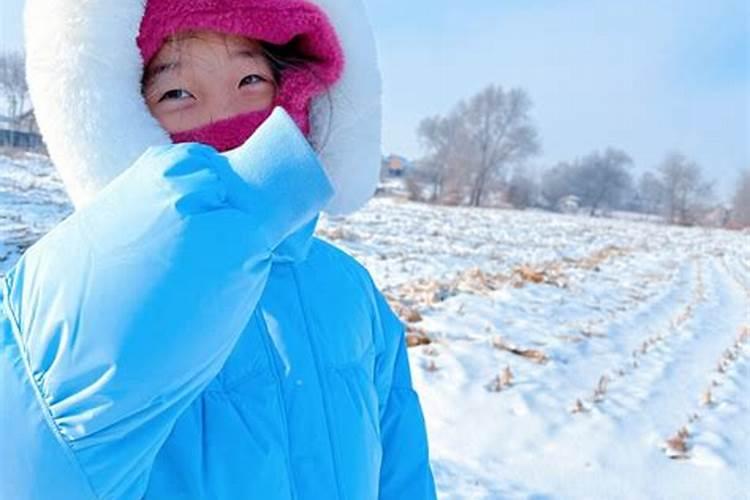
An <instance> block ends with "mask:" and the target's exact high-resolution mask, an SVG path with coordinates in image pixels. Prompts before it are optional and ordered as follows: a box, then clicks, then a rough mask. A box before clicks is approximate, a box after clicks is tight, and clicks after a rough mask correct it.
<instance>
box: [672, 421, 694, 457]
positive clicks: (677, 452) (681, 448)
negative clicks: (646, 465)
mask: <svg viewBox="0 0 750 500" xmlns="http://www.w3.org/2000/svg"><path fill="white" fill-rule="evenodd" d="M689 437H690V432H689V431H688V430H687V428H686V427H681V428H680V430H679V431H677V434H675V435H674V436H672V437H671V438H669V439H667V441H666V448H667V449H666V451H667V455H668V456H669V458H674V459H684V458H688V454H687V452H688V444H687V439H688V438H689Z"/></svg>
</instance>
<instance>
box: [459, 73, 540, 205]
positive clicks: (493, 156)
mask: <svg viewBox="0 0 750 500" xmlns="http://www.w3.org/2000/svg"><path fill="white" fill-rule="evenodd" d="M457 111H458V114H459V116H461V117H462V118H463V121H464V126H465V129H466V138H467V140H468V141H469V143H468V145H469V148H470V149H471V151H472V152H473V155H472V157H473V161H472V162H471V163H470V164H469V166H470V169H471V170H470V174H471V184H470V191H469V205H470V206H479V205H481V203H482V198H483V196H484V194H485V192H486V189H487V186H489V185H490V184H491V182H492V181H493V180H496V179H497V178H498V177H499V176H501V175H502V174H503V173H504V172H505V171H506V169H507V168H508V167H509V166H511V165H514V164H517V163H520V162H523V161H524V160H526V159H527V158H529V157H530V156H532V155H534V154H536V153H538V152H539V150H540V143H539V138H538V133H537V130H536V128H535V127H534V125H533V123H532V120H531V116H530V111H531V99H529V97H528V95H527V94H526V92H525V91H524V90H522V89H511V90H509V91H505V90H503V88H502V87H501V86H499V85H497V86H495V85H490V86H488V87H487V88H485V89H484V90H482V91H481V92H479V93H478V94H477V95H475V96H474V97H472V98H471V99H469V101H468V102H463V101H462V102H461V103H459V105H458V110H457Z"/></svg>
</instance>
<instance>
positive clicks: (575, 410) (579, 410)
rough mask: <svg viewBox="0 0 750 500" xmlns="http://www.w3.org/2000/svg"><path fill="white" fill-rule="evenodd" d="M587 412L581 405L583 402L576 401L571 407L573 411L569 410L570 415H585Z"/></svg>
mask: <svg viewBox="0 0 750 500" xmlns="http://www.w3.org/2000/svg"><path fill="white" fill-rule="evenodd" d="M587 411H589V410H588V408H586V407H585V406H584V405H583V401H581V400H580V399H576V403H575V405H573V409H572V410H570V413H586V412H587Z"/></svg>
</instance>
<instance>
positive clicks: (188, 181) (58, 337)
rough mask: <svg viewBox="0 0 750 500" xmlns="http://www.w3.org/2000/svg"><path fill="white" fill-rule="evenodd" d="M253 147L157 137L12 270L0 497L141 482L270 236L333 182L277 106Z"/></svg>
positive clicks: (250, 286)
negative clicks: (220, 147) (161, 142)
mask: <svg viewBox="0 0 750 500" xmlns="http://www.w3.org/2000/svg"><path fill="white" fill-rule="evenodd" d="M243 148H244V150H236V151H234V152H230V153H227V155H220V154H218V153H217V152H216V151H215V150H214V149H213V148H210V147H208V146H203V145H200V144H197V143H188V144H179V145H171V146H164V147H157V148H149V149H148V150H147V151H146V152H145V153H144V154H143V155H142V156H141V157H140V158H139V159H138V160H137V161H136V162H135V163H134V164H133V165H132V166H131V167H130V168H128V169H127V170H126V171H125V172H123V174H121V175H120V176H119V177H118V178H116V179H115V180H114V181H112V182H111V183H110V184H109V185H108V186H107V187H106V188H105V189H103V190H102V191H101V192H100V193H99V195H98V196H97V197H96V198H95V199H94V200H93V201H92V202H91V203H90V204H89V205H87V206H86V207H84V208H82V209H80V210H78V211H76V212H75V213H74V214H73V215H71V216H70V217H69V218H68V219H66V220H65V221H63V222H62V223H60V224H59V225H58V226H57V227H56V228H55V229H54V230H52V231H51V232H50V233H48V234H47V235H46V236H45V237H43V238H42V239H40V240H39V241H38V242H37V243H36V244H35V245H34V246H32V247H31V248H29V249H28V251H27V252H26V253H25V254H24V255H23V256H22V258H21V259H20V260H19V261H18V263H17V264H16V266H15V267H14V268H13V269H12V270H11V271H10V272H9V273H8V275H7V276H6V277H5V279H4V281H3V283H2V285H3V286H2V297H1V298H2V304H0V457H1V458H0V460H1V461H2V464H0V497H1V498H14V499H23V498H40V499H41V498H43V499H45V500H47V499H56V498H61V499H63V498H64V499H72V498H75V499H86V498H118V499H120V498H140V497H141V496H142V494H143V492H144V490H145V488H146V483H147V480H148V476H149V471H150V468H151V465H152V463H153V460H154V457H155V456H156V454H157V452H158V450H159V448H160V447H161V445H162V444H163V443H164V441H165V439H166V438H167V436H168V434H169V432H170V430H171V428H172V426H173V424H174V422H175V421H176V419H177V418H178V417H179V415H180V413H181V412H182V411H183V410H184V409H185V408H186V407H187V406H188V405H189V404H190V403H191V401H193V400H194V399H195V398H196V397H197V396H198V395H199V394H200V392H201V391H202V390H203V388H204V387H205V386H206V385H207V384H208V383H209V382H210V381H211V379H213V378H214V377H215V376H216V374H217V373H218V372H219V370H220V369H221V367H222V365H223V364H224V361H225V360H226V358H227V357H228V355H229V354H230V353H231V351H232V349H233V347H234V345H235V342H236V341H237V339H238V338H239V336H240V334H241V332H242V331H243V329H244V327H245V325H246V322H247V321H248V319H249V318H250V317H251V315H252V312H253V311H254V309H255V307H256V304H257V302H258V300H259V298H260V296H261V293H262V291H263V289H264V287H265V283H266V280H267V277H268V274H269V270H270V267H271V258H272V255H273V252H274V249H275V248H276V247H277V246H278V245H279V244H280V243H281V242H282V241H283V240H284V239H285V238H286V237H287V236H288V235H290V234H291V233H293V232H294V231H295V230H296V229H298V228H300V227H302V226H303V225H304V224H305V223H306V222H307V221H309V220H310V219H311V218H312V217H314V216H315V215H316V214H317V213H318V211H319V210H320V209H321V208H322V207H323V206H324V205H325V204H326V202H328V201H329V200H330V198H331V197H332V195H333V187H332V185H331V184H330V181H329V180H328V177H327V175H326V173H325V171H324V170H323V169H322V167H321V165H320V163H319V162H318V161H317V159H316V156H315V154H314V152H313V151H312V149H311V148H310V146H309V145H308V144H307V142H306V140H305V138H304V136H302V134H301V132H300V131H299V130H298V129H297V128H296V126H295V125H294V123H293V122H292V120H291V118H289V116H288V115H287V114H286V113H285V112H284V111H283V110H282V109H281V108H277V110H276V111H275V112H274V113H273V114H272V115H271V117H270V118H269V119H268V120H267V121H266V122H265V123H264V124H263V126H261V127H260V128H259V129H258V130H257V131H256V133H255V134H253V136H252V137H251V138H250V140H249V141H248V143H247V144H246V145H245V146H243Z"/></svg>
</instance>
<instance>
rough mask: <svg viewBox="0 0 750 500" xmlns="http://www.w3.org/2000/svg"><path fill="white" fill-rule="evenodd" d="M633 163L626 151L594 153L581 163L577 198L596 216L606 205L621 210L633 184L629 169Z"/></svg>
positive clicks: (579, 165) (578, 168)
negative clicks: (626, 193) (621, 205)
mask: <svg viewBox="0 0 750 500" xmlns="http://www.w3.org/2000/svg"><path fill="white" fill-rule="evenodd" d="M632 164H633V160H631V158H630V156H628V155H627V153H625V152H624V151H621V150H619V149H614V148H607V150H606V151H605V152H604V154H600V153H599V152H594V153H591V154H589V155H588V156H585V157H584V158H582V159H581V160H579V162H578V165H577V168H576V182H575V184H576V186H577V193H576V194H577V195H578V196H580V198H581V201H582V202H583V203H584V204H585V205H586V206H589V207H591V211H590V213H589V215H592V216H593V215H596V211H597V210H599V208H601V207H602V206H607V207H609V208H618V207H619V206H620V204H621V203H622V198H623V195H624V193H625V192H626V191H627V190H628V189H630V187H631V186H632V184H633V178H632V177H631V175H630V172H628V170H627V168H628V167H630V166H631V165H632Z"/></svg>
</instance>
